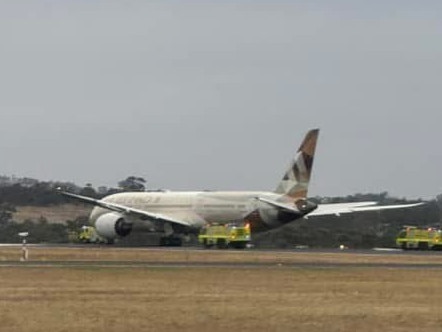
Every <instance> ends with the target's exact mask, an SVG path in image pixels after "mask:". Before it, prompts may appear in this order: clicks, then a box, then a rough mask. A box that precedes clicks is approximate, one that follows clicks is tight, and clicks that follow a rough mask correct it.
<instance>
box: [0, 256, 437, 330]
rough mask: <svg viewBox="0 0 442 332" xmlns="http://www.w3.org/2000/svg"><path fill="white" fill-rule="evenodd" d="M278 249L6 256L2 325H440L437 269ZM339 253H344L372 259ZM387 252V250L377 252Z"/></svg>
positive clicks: (1, 277)
mask: <svg viewBox="0 0 442 332" xmlns="http://www.w3.org/2000/svg"><path fill="white" fill-rule="evenodd" d="M34 249H36V248H31V252H30V255H31V256H30V257H31V258H32V257H33V259H34V261H38V260H40V261H45V260H48V261H51V260H57V259H60V257H65V258H68V254H69V253H70V255H71V257H72V260H74V261H75V260H76V259H77V260H78V259H80V260H83V261H86V260H88V261H91V262H93V261H96V260H103V259H104V260H109V261H111V260H119V261H123V260H124V259H130V260H137V259H140V260H141V259H144V260H146V259H147V257H148V256H150V257H154V258H153V259H161V257H162V258H163V259H173V260H176V259H177V257H178V256H177V255H179V254H183V252H181V251H162V250H136V249H133V250H132V249H130V250H116V249H105V250H100V249H93V250H83V249H52V250H49V249H46V248H45V249H40V250H41V251H38V250H34ZM10 250H13V251H14V250H15V252H17V251H18V250H19V248H6V249H4V248H1V249H0V258H1V259H2V261H3V262H6V261H7V260H6V258H7V257H8V256H9V255H10V254H12V251H10ZM46 250H49V251H46ZM50 252H51V253H50ZM100 252H101V253H102V255H100ZM153 253H155V254H153ZM198 254H200V256H198ZM255 254H256V256H255ZM265 254H266V253H253V252H251V253H250V252H242V253H237V252H234V253H229V252H221V253H220V252H215V251H214V252H212V251H211V252H204V251H201V253H198V252H197V251H195V252H194V251H189V252H187V255H188V256H187V259H190V260H192V259H205V260H206V261H219V260H220V259H223V260H225V259H227V258H230V259H232V258H234V259H236V260H239V259H240V258H238V257H241V256H242V257H243V259H245V258H244V257H246V258H247V259H248V260H250V259H255V260H256V259H268V260H270V259H271V257H272V255H273V256H275V253H270V254H269V255H265ZM51 255H52V256H51ZM280 255H281V257H278V255H276V258H275V257H274V258H273V259H275V261H274V262H275V265H270V266H262V267H253V268H244V267H242V268H239V267H238V268H219V267H218V268H217V267H125V268H123V267H99V266H96V265H93V264H91V266H83V267H57V266H53V267H49V266H45V267H43V266H42V267H32V266H30V265H23V266H9V265H8V264H5V263H4V264H3V265H0V331H12V332H13V331H31V332H37V331H55V332H57V331H212V332H216V331H246V332H247V331H307V332H309V331H358V332H365V331H367V332H368V331H370V332H371V331H410V330H425V331H435V332H436V331H441V330H442V305H441V303H442V292H441V290H442V288H441V280H442V269H440V268H436V269H426V268H382V267H381V268H379V267H377V268H373V267H362V268H361V267H358V268H350V267H348V268H347V267H337V268H293V267H286V266H284V265H281V264H276V262H278V261H280V260H281V259H282V258H284V259H286V260H289V259H292V260H293V259H295V256H298V257H299V256H300V257H301V259H307V258H308V259H310V260H312V259H328V260H334V261H337V260H338V259H339V257H337V258H336V257H329V256H326V257H323V256H324V255H323V254H319V253H316V254H315V253H312V254H311V255H294V254H293V253H285V254H284V253H281V254H280ZM315 255H316V256H317V257H316V258H315ZM341 256H343V259H345V260H348V259H351V258H352V259H356V260H364V259H368V260H371V259H376V257H374V258H372V256H368V257H365V258H363V256H362V257H361V255H353V254H346V255H341ZM407 256H413V255H407ZM143 257H144V258H143ZM385 257H388V255H385V256H378V259H385ZM393 257H394V255H393ZM182 258H183V259H185V256H182ZM404 258H407V257H405V256H404ZM412 258H413V261H419V260H420V259H422V260H423V261H425V260H428V258H430V260H434V259H440V255H436V256H435V258H434V257H433V256H416V257H412ZM151 259H152V258H151ZM408 260H410V257H408Z"/></svg>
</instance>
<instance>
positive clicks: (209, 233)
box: [198, 224, 251, 249]
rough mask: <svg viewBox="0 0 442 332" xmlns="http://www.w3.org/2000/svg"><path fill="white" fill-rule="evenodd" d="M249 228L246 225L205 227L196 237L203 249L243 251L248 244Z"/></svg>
mask: <svg viewBox="0 0 442 332" xmlns="http://www.w3.org/2000/svg"><path fill="white" fill-rule="evenodd" d="M250 240H251V237H250V226H249V225H248V224H246V225H243V226H238V225H234V224H226V225H207V226H206V227H203V228H202V229H201V231H200V234H199V235H198V242H199V243H201V244H202V245H203V246H204V248H211V247H213V246H216V247H217V248H220V249H224V248H236V249H244V248H245V247H246V246H247V244H248V243H250Z"/></svg>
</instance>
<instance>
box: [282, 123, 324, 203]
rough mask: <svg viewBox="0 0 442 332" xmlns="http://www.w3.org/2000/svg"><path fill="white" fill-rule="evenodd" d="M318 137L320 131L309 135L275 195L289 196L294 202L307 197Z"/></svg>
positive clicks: (316, 130)
mask: <svg viewBox="0 0 442 332" xmlns="http://www.w3.org/2000/svg"><path fill="white" fill-rule="evenodd" d="M318 135H319V129H313V130H310V131H309V132H308V133H307V135H306V136H305V138H304V141H303V142H302V144H301V146H300V147H299V150H298V152H297V154H296V156H295V159H294V160H293V162H292V163H291V164H290V167H289V169H288V170H287V172H286V173H285V175H284V177H283V178H282V181H281V182H280V183H279V185H278V187H277V188H276V190H275V193H277V194H281V195H286V196H289V197H290V198H293V199H294V200H296V199H299V198H305V197H306V196H307V191H308V185H309V181H310V175H311V172H312V167H313V159H314V155H315V150H316V142H317V140H318Z"/></svg>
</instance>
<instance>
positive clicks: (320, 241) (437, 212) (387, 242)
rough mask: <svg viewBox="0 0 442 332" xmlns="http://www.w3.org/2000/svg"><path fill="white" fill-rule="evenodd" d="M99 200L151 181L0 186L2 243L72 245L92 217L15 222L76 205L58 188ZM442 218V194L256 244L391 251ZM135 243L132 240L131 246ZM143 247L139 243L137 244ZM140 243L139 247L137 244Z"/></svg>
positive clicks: (305, 223)
mask: <svg viewBox="0 0 442 332" xmlns="http://www.w3.org/2000/svg"><path fill="white" fill-rule="evenodd" d="M59 187H61V188H63V189H64V190H68V191H70V192H74V193H78V194H81V195H85V196H90V197H94V198H102V197H104V196H106V195H109V194H112V193H116V192H122V191H145V190H146V181H145V180H144V178H142V177H137V176H129V177H127V178H125V179H123V180H121V181H119V182H118V185H117V186H116V187H115V188H105V187H98V188H94V187H93V186H92V185H91V184H86V185H84V186H77V185H75V184H73V183H63V182H40V181H34V182H32V183H31V184H29V182H27V183H26V184H25V185H24V184H22V183H12V184H8V185H0V242H3V243H7V242H19V241H20V239H19V238H18V236H17V234H18V233H19V232H22V231H28V232H29V233H30V237H29V241H30V242H33V243H38V242H52V243H63V242H69V241H70V238H69V234H70V233H71V232H74V231H78V230H79V229H80V227H81V226H83V225H87V223H88V218H87V217H88V216H82V217H79V218H77V219H75V220H65V221H63V223H59V224H53V223H48V222H47V220H45V219H44V218H39V219H37V220H26V221H25V222H23V223H18V222H16V221H14V220H13V215H14V212H15V211H16V209H17V208H19V207H20V206H51V205H58V204H65V203H74V204H75V203H76V202H73V201H72V200H69V199H68V198H66V197H64V196H62V195H60V194H59V193H58V192H57V190H56V188H59ZM312 199H313V200H314V201H316V202H317V203H343V202H359V201H377V202H379V203H380V204H381V205H388V204H406V203H414V202H416V201H410V200H407V199H405V198H397V197H391V196H389V195H388V193H387V192H381V193H364V194H362V193H358V194H354V195H347V196H343V197H320V196H317V197H313V198H312ZM441 218H442V194H441V195H439V196H437V197H436V198H435V199H434V200H432V201H430V202H428V203H427V204H425V205H424V206H421V207H417V208H410V209H398V210H388V211H381V212H365V213H359V214H349V215H341V216H339V217H337V216H322V217H311V218H308V219H301V220H298V221H295V222H292V223H290V224H288V225H286V226H284V227H281V228H279V229H275V230H272V231H268V232H265V233H261V234H254V235H253V239H254V243H255V244H256V245H257V246H259V247H273V248H275V247H276V248H294V247H297V246H310V247H338V246H340V245H344V246H348V247H352V248H369V247H375V246H379V247H392V246H394V241H395V236H396V234H397V233H398V232H399V230H400V229H401V228H402V226H403V225H416V226H436V227H437V226H440V224H441ZM136 238H137V237H136V235H133V236H131V235H129V237H128V238H127V239H125V242H126V243H129V244H130V243H131V241H133V242H134V243H135V242H136V241H135V239H136ZM131 239H132V240H131ZM137 239H138V240H137V241H139V239H140V237H138V238H137ZM138 243H139V242H138Z"/></svg>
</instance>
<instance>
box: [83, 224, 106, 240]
mask: <svg viewBox="0 0 442 332" xmlns="http://www.w3.org/2000/svg"><path fill="white" fill-rule="evenodd" d="M78 241H79V242H82V243H107V242H108V241H107V240H106V239H105V238H104V237H102V236H100V235H98V233H97V231H96V230H95V228H94V227H92V226H83V227H81V232H80V233H79V234H78Z"/></svg>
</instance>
